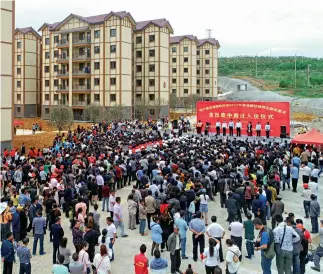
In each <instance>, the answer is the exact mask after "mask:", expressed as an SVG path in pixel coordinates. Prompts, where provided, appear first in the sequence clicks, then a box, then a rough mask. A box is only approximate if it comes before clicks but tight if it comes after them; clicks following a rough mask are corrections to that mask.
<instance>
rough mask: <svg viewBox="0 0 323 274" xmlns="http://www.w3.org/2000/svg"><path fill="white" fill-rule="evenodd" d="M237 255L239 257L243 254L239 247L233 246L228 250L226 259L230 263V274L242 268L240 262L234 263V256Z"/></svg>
mask: <svg viewBox="0 0 323 274" xmlns="http://www.w3.org/2000/svg"><path fill="white" fill-rule="evenodd" d="M235 254H236V255H237V256H238V257H239V256H240V255H241V252H240V250H239V247H237V246H236V245H233V246H231V247H229V248H228V251H227V256H226V257H225V260H226V261H227V262H228V270H229V272H230V273H236V272H237V271H238V269H239V267H240V261H238V262H236V263H235V262H234V261H233V256H234V255H235Z"/></svg>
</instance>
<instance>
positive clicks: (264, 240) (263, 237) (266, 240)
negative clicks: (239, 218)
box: [260, 231, 270, 253]
mask: <svg viewBox="0 0 323 274" xmlns="http://www.w3.org/2000/svg"><path fill="white" fill-rule="evenodd" d="M269 244H270V237H269V235H268V233H267V232H266V231H264V232H262V233H261V240H260V246H262V245H267V247H269ZM261 253H264V250H263V249H262V250H261Z"/></svg>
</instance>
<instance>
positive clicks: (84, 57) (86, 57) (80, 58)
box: [73, 53, 91, 61]
mask: <svg viewBox="0 0 323 274" xmlns="http://www.w3.org/2000/svg"><path fill="white" fill-rule="evenodd" d="M89 59H91V54H90V53H86V54H78V53H73V61H86V60H89Z"/></svg>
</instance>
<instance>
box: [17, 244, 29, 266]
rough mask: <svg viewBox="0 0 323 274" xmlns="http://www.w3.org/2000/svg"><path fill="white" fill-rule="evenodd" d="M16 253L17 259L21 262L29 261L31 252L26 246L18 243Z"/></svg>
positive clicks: (26, 262)
mask: <svg viewBox="0 0 323 274" xmlns="http://www.w3.org/2000/svg"><path fill="white" fill-rule="evenodd" d="M17 255H18V257H19V261H20V263H21V264H28V263H30V259H31V254H30V250H29V249H28V247H27V246H24V245H23V246H21V245H18V246H17Z"/></svg>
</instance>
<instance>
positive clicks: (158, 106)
mask: <svg viewBox="0 0 323 274" xmlns="http://www.w3.org/2000/svg"><path fill="white" fill-rule="evenodd" d="M168 104H169V102H168V100H167V99H165V98H161V97H159V98H157V99H156V100H155V102H154V109H155V110H156V113H155V116H156V117H157V118H161V114H162V109H163V108H165V107H167V106H168Z"/></svg>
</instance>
